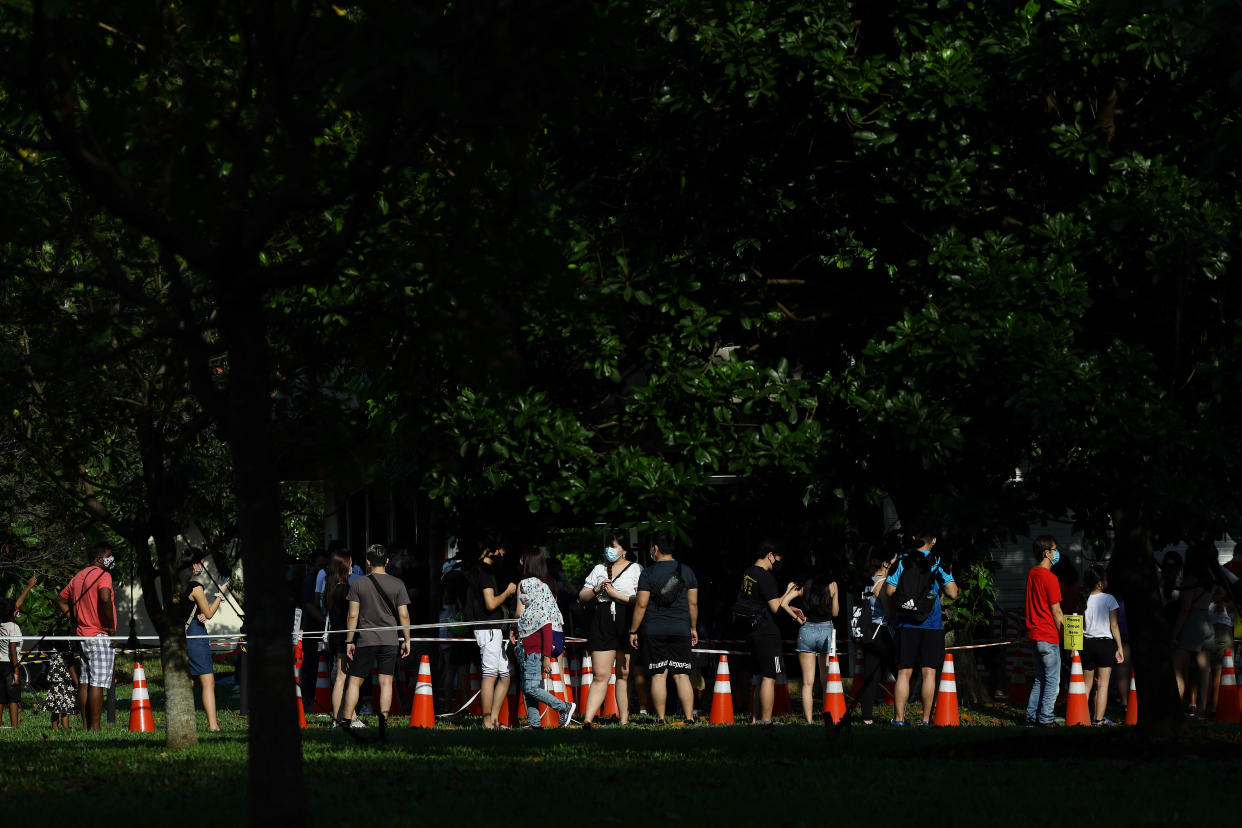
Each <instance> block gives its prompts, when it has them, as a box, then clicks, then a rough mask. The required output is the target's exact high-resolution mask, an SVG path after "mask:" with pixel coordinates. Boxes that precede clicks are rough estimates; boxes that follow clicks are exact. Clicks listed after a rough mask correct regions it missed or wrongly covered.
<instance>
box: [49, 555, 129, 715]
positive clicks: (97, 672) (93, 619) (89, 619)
mask: <svg viewBox="0 0 1242 828" xmlns="http://www.w3.org/2000/svg"><path fill="white" fill-rule="evenodd" d="M86 560H87V566H86V568H85V569H83V570H82V571H80V572H79V573H78V574H76V575H74V576H73V578H71V579H70V580H69V583H68V585H66V586H65V588H64V589H62V590H61V591H60V594H59V595H57V596H56V606H58V607H59V608H60V611H61V612H63V613H65V615H67V616H69V620H70V621H72V622H73V626H74V635H79V636H83V637H85V639H86V640H84V641H82V642H81V644H82V669H81V670H80V671H79V676H80V679H81V684H80V685H79V688H78V702H79V704H80V705H81V708H82V723H83V725H84V726H85V727H86V729H87V730H99V719H100V716H101V715H102V713H103V699H104V688H105V687H107V686H108V685H109V684H111V683H112V669H113V667H114V665H115V662H116V653H115V652H113V650H112V642H111V641H110V640H109V636H111V635H113V634H115V633H116V604H115V602H114V601H113V596H112V575H111V574H109V572H108V570H109V569H110V568H111V567H112V563H113V561H114V560H115V559H114V558H113V557H112V550H111V549H109V548H108V547H107V546H103V545H100V546H92V547H91V548H90V549H88V550H86Z"/></svg>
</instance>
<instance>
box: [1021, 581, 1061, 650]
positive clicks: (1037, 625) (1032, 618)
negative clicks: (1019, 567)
mask: <svg viewBox="0 0 1242 828" xmlns="http://www.w3.org/2000/svg"><path fill="white" fill-rule="evenodd" d="M1059 603H1061V582H1060V581H1058V580H1057V576H1056V575H1053V574H1052V570H1050V569H1046V568H1044V567H1042V566H1035V567H1032V568H1031V571H1030V572H1029V573H1028V574H1027V576H1026V637H1027V638H1029V639H1031V640H1032V641H1046V642H1048V643H1049V644H1059V643H1060V639H1059V638H1058V637H1057V622H1056V619H1055V618H1053V617H1052V605H1053V604H1059Z"/></svg>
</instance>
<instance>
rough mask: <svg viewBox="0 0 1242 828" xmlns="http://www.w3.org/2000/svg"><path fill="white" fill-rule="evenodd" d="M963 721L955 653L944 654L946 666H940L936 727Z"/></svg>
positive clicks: (955, 725)
mask: <svg viewBox="0 0 1242 828" xmlns="http://www.w3.org/2000/svg"><path fill="white" fill-rule="evenodd" d="M961 723H962V722H961V720H960V719H959V718H958V716H957V675H956V674H955V673H954V671H953V653H945V654H944V666H943V667H941V668H940V690H939V691H938V692H937V693H936V717H935V719H933V720H932V724H934V725H936V727H957V726H958V725H960V724H961Z"/></svg>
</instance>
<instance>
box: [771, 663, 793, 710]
mask: <svg viewBox="0 0 1242 828" xmlns="http://www.w3.org/2000/svg"><path fill="white" fill-rule="evenodd" d="M780 658H781V671H780V672H779V673H777V674H776V684H775V685H773V687H772V715H773V716H787V715H789V711H790V710H792V709H793V708H792V707H791V706H790V704H789V678H788V676H786V675H785V657H784V656H781V657H780Z"/></svg>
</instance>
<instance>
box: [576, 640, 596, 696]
mask: <svg viewBox="0 0 1242 828" xmlns="http://www.w3.org/2000/svg"><path fill="white" fill-rule="evenodd" d="M594 678H595V677H594V676H593V675H592V673H591V654H590V653H587V654H585V655H583V656H582V670H581V671H580V672H579V673H578V699H579V701H580V702H581V704H579V705H578V706H579V707H581V708H583V709H585V708H586V704H587V698H588V697H589V695H590V693H591V682H592V681H593V680H594Z"/></svg>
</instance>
